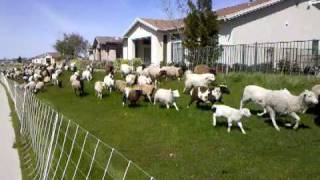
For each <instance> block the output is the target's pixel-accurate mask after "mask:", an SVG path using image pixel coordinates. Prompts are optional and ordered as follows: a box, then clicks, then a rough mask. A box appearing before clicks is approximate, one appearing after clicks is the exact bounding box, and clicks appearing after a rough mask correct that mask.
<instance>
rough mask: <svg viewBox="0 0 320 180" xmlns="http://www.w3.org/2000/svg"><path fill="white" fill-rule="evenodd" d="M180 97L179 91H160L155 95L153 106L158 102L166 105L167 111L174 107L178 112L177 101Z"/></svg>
mask: <svg viewBox="0 0 320 180" xmlns="http://www.w3.org/2000/svg"><path fill="white" fill-rule="evenodd" d="M179 97H180V94H179V91H178V90H171V89H158V90H157V91H156V93H155V95H154V101H153V104H154V105H155V104H156V102H160V103H161V104H165V105H166V107H167V109H169V108H170V105H173V106H174V107H175V108H176V110H177V111H179V108H178V107H177V104H176V100H177V99H178V98H179Z"/></svg>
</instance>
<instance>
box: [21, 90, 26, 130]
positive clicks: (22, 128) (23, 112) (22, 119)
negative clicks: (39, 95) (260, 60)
mask: <svg viewBox="0 0 320 180" xmlns="http://www.w3.org/2000/svg"><path fill="white" fill-rule="evenodd" d="M26 94H27V90H26V88H24V93H23V103H22V118H21V124H20V133H21V134H23V131H24V124H25V105H26Z"/></svg>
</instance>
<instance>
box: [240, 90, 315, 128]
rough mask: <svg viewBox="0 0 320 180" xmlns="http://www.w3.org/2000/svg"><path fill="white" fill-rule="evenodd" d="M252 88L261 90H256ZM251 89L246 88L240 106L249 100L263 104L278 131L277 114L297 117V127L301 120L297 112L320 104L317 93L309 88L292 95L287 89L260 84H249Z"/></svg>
mask: <svg viewBox="0 0 320 180" xmlns="http://www.w3.org/2000/svg"><path fill="white" fill-rule="evenodd" d="M252 88H253V89H256V90H258V91H259V90H260V91H259V92H254V91H252ZM249 90H250V91H249ZM249 90H248V87H246V88H245V90H244V93H243V97H242V100H241V105H240V106H241V107H242V106H243V103H244V102H249V101H253V102H255V103H257V104H259V105H261V106H262V107H263V108H264V109H265V112H268V113H269V116H270V119H271V121H272V124H273V126H274V128H275V129H276V130H277V131H280V129H279V127H278V125H277V123H276V119H275V118H276V114H280V115H290V116H291V117H293V118H294V119H295V125H294V126H293V129H297V128H298V127H299V122H300V117H299V116H298V115H297V112H302V113H304V112H305V111H306V110H307V109H308V108H309V107H310V106H313V105H315V104H318V98H317V97H316V95H315V94H314V93H313V92H311V91H308V90H305V91H303V92H302V93H300V95H299V96H295V95H292V94H291V93H290V92H289V91H288V90H287V89H284V90H266V89H264V88H261V87H259V86H249ZM250 92H251V93H252V94H250Z"/></svg>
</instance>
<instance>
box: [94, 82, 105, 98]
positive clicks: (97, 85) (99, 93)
mask: <svg viewBox="0 0 320 180" xmlns="http://www.w3.org/2000/svg"><path fill="white" fill-rule="evenodd" d="M104 89H105V84H104V82H101V81H97V82H96V83H95V84H94V90H95V92H96V95H97V96H98V98H99V99H102V93H103V90H104Z"/></svg>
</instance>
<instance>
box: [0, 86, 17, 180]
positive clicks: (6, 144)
mask: <svg viewBox="0 0 320 180" xmlns="http://www.w3.org/2000/svg"><path fill="white" fill-rule="evenodd" d="M14 142H15V134H14V130H13V127H12V123H11V117H10V107H9V104H8V99H7V95H6V91H5V89H4V87H3V86H2V85H0V180H20V179H22V178H21V169H20V161H19V156H18V152H17V150H16V149H14V148H12V146H13V143H14Z"/></svg>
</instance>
